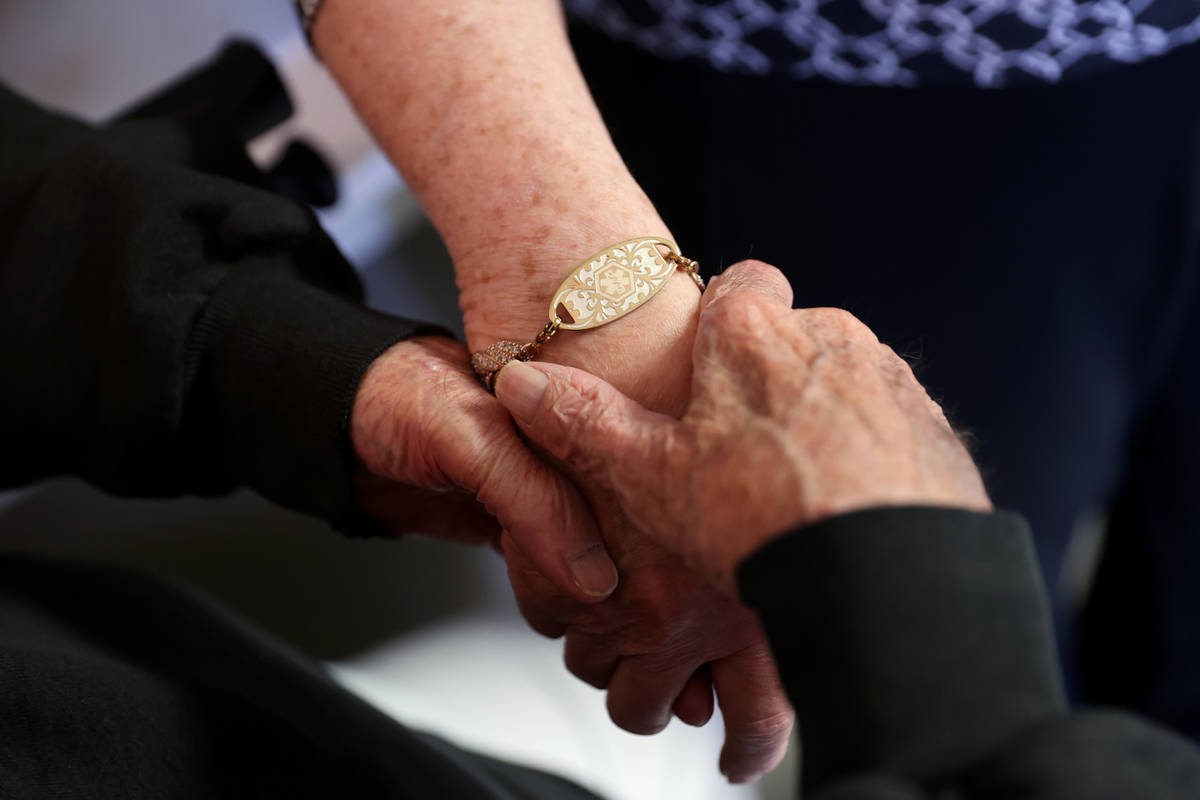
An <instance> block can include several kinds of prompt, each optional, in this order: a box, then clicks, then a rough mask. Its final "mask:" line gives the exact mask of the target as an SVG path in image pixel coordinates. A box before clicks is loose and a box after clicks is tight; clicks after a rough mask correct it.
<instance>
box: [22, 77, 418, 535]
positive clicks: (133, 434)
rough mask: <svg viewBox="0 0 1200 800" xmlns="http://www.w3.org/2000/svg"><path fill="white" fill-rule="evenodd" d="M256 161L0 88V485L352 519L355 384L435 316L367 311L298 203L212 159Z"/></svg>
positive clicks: (192, 133)
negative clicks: (73, 487)
mask: <svg viewBox="0 0 1200 800" xmlns="http://www.w3.org/2000/svg"><path fill="white" fill-rule="evenodd" d="M223 165H227V166H228V169H224V168H223ZM251 169H252V167H251V166H250V165H249V161H248V159H246V156H245V153H244V150H243V149H242V147H241V144H240V142H237V141H236V140H235V139H234V138H233V137H232V136H231V135H223V134H222V133H221V132H220V131H218V130H214V129H211V126H210V128H209V129H205V127H204V125H203V121H197V122H196V123H195V124H194V125H192V126H188V125H185V124H184V123H182V122H180V121H176V120H168V119H139V120H134V121H127V122H123V123H118V124H114V125H111V126H109V127H106V128H102V129H94V128H91V127H88V126H86V125H83V124H81V123H79V122H76V121H73V120H70V119H66V118H63V117H60V116H56V115H53V114H49V113H47V112H45V111H43V110H41V109H38V108H36V107H34V106H33V105H32V104H30V103H28V102H26V101H25V100H23V99H21V98H19V97H17V96H16V95H14V94H12V93H11V92H9V91H7V90H5V89H4V88H3V87H0V341H2V342H3V344H2V345H0V374H3V376H4V379H3V381H4V387H5V389H4V391H3V392H0V454H2V456H0V486H15V485H21V484H24V483H27V482H29V481H32V480H36V479H38V478H42V477H46V476H51V475H59V474H74V475H79V476H82V477H83V478H85V479H87V480H89V481H90V482H92V483H94V484H96V485H97V486H99V487H101V488H103V489H106V490H108V491H112V492H115V493H120V494H130V495H141V496H147V495H150V496H164V495H174V494H179V493H185V492H194V493H214V492H222V491H226V490H228V489H230V488H232V487H234V486H237V485H240V484H245V485H249V486H251V487H253V488H255V489H257V490H259V491H260V492H261V493H263V494H264V495H265V496H267V497H269V498H271V499H273V500H275V501H277V502H280V503H283V504H285V505H289V506H291V507H294V508H298V509H301V510H305V511H309V512H312V513H316V514H319V515H322V516H325V517H327V518H329V519H332V520H335V521H348V520H350V519H352V518H353V509H354V504H353V499H352V491H351V484H350V472H351V469H352V466H353V459H352V454H351V453H350V451H349V444H348V439H347V435H346V423H347V418H348V414H349V410H350V407H351V403H352V400H353V396H354V392H355V390H356V387H357V384H358V381H359V379H360V378H361V376H362V374H363V372H364V371H365V369H366V367H367V365H369V364H370V362H371V361H372V360H373V358H374V357H375V356H376V355H378V354H379V353H381V352H382V351H383V350H385V349H386V348H387V347H389V346H390V345H392V344H394V343H395V342H397V341H399V340H401V339H403V338H405V337H408V336H411V335H413V334H414V333H418V332H425V331H433V329H431V328H429V327H428V326H421V325H418V324H416V323H411V322H407V321H403V320H398V319H394V318H391V317H387V316H385V315H381V314H376V313H373V312H370V311H368V310H366V309H364V308H363V307H362V305H361V288H360V285H359V283H358V280H357V278H356V276H355V273H354V271H353V270H352V269H351V267H350V266H349V265H348V264H347V263H346V261H345V260H344V259H343V258H342V256H341V255H340V254H339V253H338V251H337V249H336V247H335V246H334V245H333V243H332V242H331V241H330V240H329V239H328V237H327V236H326V235H325V234H324V233H323V232H322V230H321V229H320V227H319V225H318V223H317V222H316V219H315V217H314V216H313V214H312V213H311V211H309V210H308V209H307V208H304V207H301V206H299V205H297V204H295V203H292V202H290V201H288V200H285V199H284V198H281V197H279V196H277V195H274V194H271V193H269V192H267V191H264V190H262V189H258V188H254V187H252V186H250V185H247V184H246V183H244V182H241V181H240V180H238V181H235V180H230V179H229V178H227V177H223V176H222V174H216V173H223V174H238V175H239V176H241V175H245V174H248V172H249V170H251Z"/></svg>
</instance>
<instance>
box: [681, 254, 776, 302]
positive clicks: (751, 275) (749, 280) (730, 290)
mask: <svg viewBox="0 0 1200 800" xmlns="http://www.w3.org/2000/svg"><path fill="white" fill-rule="evenodd" d="M742 292H755V293H757V294H760V295H763V296H764V297H766V298H768V299H769V300H771V301H772V302H774V303H778V304H779V305H780V306H781V307H782V308H785V309H787V308H791V307H792V285H791V284H790V283H788V279H787V278H785V277H784V276H783V273H782V272H780V271H779V270H778V269H776V268H775V267H773V266H771V265H770V264H766V263H764V262H762V261H753V260H750V261H739V262H738V263H736V264H734V265H733V266H732V267H730V268H729V269H727V270H725V271H724V272H722V273H721V274H720V275H717V276H716V277H715V278H713V279H712V280H711V281H709V283H708V288H707V289H705V290H704V294H703V295H702V296H701V297H700V313H701V314H703V313H704V311H705V309H707V308H710V307H711V306H712V305H713V304H714V303H717V302H719V301H720V300H721V299H722V298H726V297H728V296H730V295H731V294H739V293H742Z"/></svg>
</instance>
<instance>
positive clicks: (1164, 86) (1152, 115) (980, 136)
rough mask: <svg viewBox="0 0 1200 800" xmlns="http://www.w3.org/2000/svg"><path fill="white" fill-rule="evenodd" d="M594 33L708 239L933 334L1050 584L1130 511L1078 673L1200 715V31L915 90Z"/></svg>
mask: <svg viewBox="0 0 1200 800" xmlns="http://www.w3.org/2000/svg"><path fill="white" fill-rule="evenodd" d="M574 38H575V42H576V50H577V53H578V55H579V58H580V61H581V63H582V64H583V67H584V70H585V73H586V74H587V76H588V79H589V82H590V83H591V85H592V89H593V92H594V94H595V96H596V99H597V102H598V103H599V105H600V107H601V110H602V111H603V113H604V116H605V119H606V120H607V121H608V123H609V126H610V128H611V130H612V133H613V136H614V138H615V140H616V142H617V146H618V147H619V148H620V150H621V152H622V154H623V155H624V157H625V158H626V160H627V162H628V163H629V165H630V167H631V168H632V170H633V172H634V174H635V176H636V177H637V178H638V180H639V181H641V183H642V185H643V186H644V187H645V188H646V190H647V191H648V193H649V194H650V197H651V198H652V199H653V200H654V202H655V203H656V204H657V205H658V207H659V209H660V211H661V212H662V213H663V216H664V218H665V219H666V221H667V223H668V225H670V226H671V229H672V231H673V232H674V234H675V235H676V237H677V238H678V240H679V243H680V245H681V247H682V248H683V250H684V252H685V253H686V254H688V255H689V256H691V257H693V258H697V259H699V260H700V261H701V264H702V266H703V267H704V268H706V271H708V272H710V273H711V272H716V271H719V270H720V269H721V268H723V267H725V266H728V265H729V264H731V263H733V262H735V261H738V260H741V259H743V258H749V257H752V258H758V259H762V260H764V261H768V262H771V263H773V264H776V265H777V266H779V267H780V268H782V269H783V270H784V271H785V272H786V273H787V275H788V277H789V278H790V279H791V281H792V283H793V285H794V286H795V290H796V302H797V304H798V305H800V306H810V307H811V306H841V307H844V308H848V309H850V310H851V311H853V312H854V313H855V314H856V315H858V316H859V317H860V318H861V319H862V320H863V321H864V322H866V323H867V324H868V325H870V326H871V327H872V328H873V329H874V330H875V331H876V332H877V333H878V334H879V336H880V338H881V339H882V340H883V341H885V342H887V343H888V344H890V345H892V347H893V348H895V349H896V350H897V352H900V353H901V354H904V355H906V356H908V357H910V359H911V360H912V361H913V363H914V367H915V369H916V372H917V375H918V377H919V378H920V379H921V380H922V381H923V382H924V383H925V384H926V386H927V387H928V388H929V390H930V392H931V394H932V395H933V397H934V398H935V399H938V400H940V401H942V402H943V403H944V404H945V406H946V409H947V412H948V414H949V416H950V418H951V420H952V421H953V422H955V423H956V424H957V425H958V426H960V427H961V428H963V429H964V430H965V431H967V432H968V433H969V434H970V436H971V438H972V439H973V441H974V442H975V450H976V456H977V459H978V462H979V464H980V466H981V468H982V470H983V473H984V477H985V479H986V481H987V484H988V487H989V490H990V492H991V494H992V498H993V500H994V501H995V503H996V505H997V506H1001V507H1007V508H1012V509H1016V510H1019V511H1021V512H1023V513H1024V514H1025V515H1026V516H1027V517H1028V518H1029V520H1030V521H1031V523H1032V525H1033V529H1034V531H1035V534H1036V536H1037V540H1038V547H1039V552H1040V557H1041V560H1042V564H1043V567H1044V570H1045V573H1046V577H1047V579H1048V582H1049V583H1050V584H1051V585H1052V586H1054V585H1056V582H1057V578H1058V576H1059V573H1060V570H1061V567H1062V563H1063V558H1064V553H1065V550H1066V546H1067V542H1068V540H1069V538H1070V534H1071V532H1072V530H1073V528H1074V526H1075V525H1076V524H1077V521H1078V520H1079V519H1080V518H1081V516H1082V515H1085V514H1088V513H1089V512H1095V511H1099V512H1101V513H1108V519H1109V530H1108V536H1107V541H1108V544H1107V546H1106V550H1105V555H1104V560H1103V563H1102V566H1101V568H1100V571H1099V576H1098V580H1097V583H1096V585H1095V589H1094V592H1093V593H1092V598H1091V602H1090V604H1089V606H1088V608H1087V609H1086V610H1085V611H1084V613H1083V614H1082V616H1081V615H1080V614H1078V613H1075V612H1076V610H1074V609H1071V608H1068V607H1067V606H1066V604H1065V602H1064V603H1060V607H1059V621H1060V630H1061V638H1062V641H1061V647H1062V651H1063V656H1064V662H1065V666H1066V667H1067V672H1068V678H1069V683H1070V685H1071V686H1072V688H1073V689H1074V690H1075V691H1076V692H1077V694H1079V695H1081V696H1082V697H1083V699H1086V700H1088V701H1095V702H1104V703H1118V704H1122V705H1128V706H1133V707H1136V708H1138V709H1140V710H1142V711H1143V712H1146V713H1148V714H1150V715H1152V716H1155V717H1157V718H1159V719H1161V720H1164V721H1166V722H1168V723H1170V724H1173V725H1175V726H1176V727H1178V728H1180V729H1183V730H1184V731H1186V732H1188V733H1189V734H1191V735H1192V736H1194V737H1197V736H1200V379H1198V377H1197V374H1196V370H1197V368H1200V359H1198V358H1197V357H1196V356H1195V355H1194V348H1196V347H1197V346H1198V345H1200V278H1198V275H1200V92H1197V91H1196V88H1197V86H1200V47H1191V48H1186V49H1183V50H1180V51H1177V52H1175V53H1173V54H1171V55H1168V56H1166V57H1163V58H1161V59H1158V60H1156V61H1152V62H1150V63H1147V64H1141V65H1135V66H1128V67H1118V68H1116V69H1113V70H1111V71H1109V72H1107V73H1103V74H1101V75H1098V76H1094V77H1088V78H1084V79H1080V80H1077V81H1074V82H1068V83H1066V84H1064V85H1060V86H1034V87H1028V88H1016V89H1009V90H1001V91H980V90H976V89H973V88H961V89H959V88H942V89H922V90H896V89H874V88H857V87H845V86H835V85H829V84H817V83H801V82H790V81H776V80H769V79H759V78H749V77H736V76H728V75H720V74H717V73H715V72H713V71H711V70H710V69H708V68H706V67H705V66H703V65H700V64H692V63H687V62H671V61H668V60H663V59H659V58H655V57H653V56H650V55H648V54H646V53H643V52H642V51H640V50H637V49H635V48H632V47H629V46H625V45H619V44H614V43H613V42H611V41H609V40H607V39H605V38H603V37H601V36H600V35H598V34H595V33H591V32H585V31H575V32H574ZM633 233H634V232H631V234H630V235H632V234H633ZM1080 620H1082V623H1081V622H1080ZM981 624H986V622H985V621H981ZM998 657H1002V654H998Z"/></svg>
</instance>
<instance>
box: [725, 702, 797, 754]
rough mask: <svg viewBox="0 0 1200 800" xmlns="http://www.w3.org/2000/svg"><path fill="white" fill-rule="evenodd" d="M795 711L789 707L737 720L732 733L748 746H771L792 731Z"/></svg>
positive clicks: (732, 726)
mask: <svg viewBox="0 0 1200 800" xmlns="http://www.w3.org/2000/svg"><path fill="white" fill-rule="evenodd" d="M795 723H796V712H795V711H793V710H792V709H791V708H790V707H789V708H785V709H780V710H779V711H776V712H774V713H771V714H767V715H765V716H761V717H753V718H750V719H745V720H738V721H737V722H736V724H734V725H731V728H732V733H733V734H734V735H735V736H737V737H738V739H740V740H741V741H742V743H743V744H745V745H748V746H751V747H753V746H761V747H764V748H766V747H771V746H773V745H775V744H776V743H778V742H779V741H780V740H781V739H786V738H787V737H788V736H790V735H791V733H792V726H793V725H795Z"/></svg>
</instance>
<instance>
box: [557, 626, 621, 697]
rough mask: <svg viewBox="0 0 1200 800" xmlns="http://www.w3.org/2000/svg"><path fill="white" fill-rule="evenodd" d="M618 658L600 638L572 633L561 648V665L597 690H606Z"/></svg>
mask: <svg viewBox="0 0 1200 800" xmlns="http://www.w3.org/2000/svg"><path fill="white" fill-rule="evenodd" d="M617 660H618V656H617V654H616V652H615V651H613V650H612V648H611V647H608V646H607V643H606V642H605V641H604V640H603V639H602V638H601V637H596V636H589V635H587V634H586V633H577V632H575V631H572V632H571V633H569V634H568V635H567V642H566V644H565V645H564V646H563V663H565V664H566V665H567V670H568V671H569V672H570V673H571V674H572V675H574V676H575V677H576V678H579V680H581V681H583V682H584V683H586V684H588V685H589V686H594V687H596V688H597V689H607V688H608V685H609V683H611V681H612V676H613V672H614V671H615V670H616V668H617Z"/></svg>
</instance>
